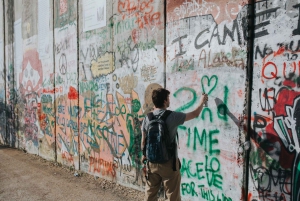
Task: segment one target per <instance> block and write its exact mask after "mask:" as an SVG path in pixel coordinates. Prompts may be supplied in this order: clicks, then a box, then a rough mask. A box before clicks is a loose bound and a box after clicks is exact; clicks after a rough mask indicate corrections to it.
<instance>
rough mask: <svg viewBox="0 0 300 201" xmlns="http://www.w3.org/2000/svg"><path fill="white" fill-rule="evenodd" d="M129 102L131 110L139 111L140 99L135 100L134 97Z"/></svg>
mask: <svg viewBox="0 0 300 201" xmlns="http://www.w3.org/2000/svg"><path fill="white" fill-rule="evenodd" d="M131 103H132V111H133V112H134V113H138V112H139V111H140V109H141V103H140V101H139V100H137V99H134V100H132V102H131Z"/></svg>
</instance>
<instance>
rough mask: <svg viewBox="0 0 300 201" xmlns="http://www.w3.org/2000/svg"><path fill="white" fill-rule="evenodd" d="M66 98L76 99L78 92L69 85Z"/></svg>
mask: <svg viewBox="0 0 300 201" xmlns="http://www.w3.org/2000/svg"><path fill="white" fill-rule="evenodd" d="M68 98H69V99H70V100H76V99H78V92H77V90H76V89H75V88H74V87H70V89H69V93H68Z"/></svg>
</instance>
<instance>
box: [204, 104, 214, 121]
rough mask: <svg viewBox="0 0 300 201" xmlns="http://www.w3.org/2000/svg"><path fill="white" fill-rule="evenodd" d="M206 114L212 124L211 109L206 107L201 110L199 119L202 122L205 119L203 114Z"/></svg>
mask: <svg viewBox="0 0 300 201" xmlns="http://www.w3.org/2000/svg"><path fill="white" fill-rule="evenodd" d="M206 113H208V114H209V121H210V122H212V121H213V115H212V112H211V109H209V108H208V107H205V108H203V109H202V114H201V119H202V120H204V119H205V114H206Z"/></svg>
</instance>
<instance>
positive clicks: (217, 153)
mask: <svg viewBox="0 0 300 201" xmlns="http://www.w3.org/2000/svg"><path fill="white" fill-rule="evenodd" d="M219 133H220V131H219V130H212V131H209V142H210V143H209V154H216V155H219V154H220V149H213V145H214V144H218V143H219V141H218V139H213V135H217V134H219Z"/></svg>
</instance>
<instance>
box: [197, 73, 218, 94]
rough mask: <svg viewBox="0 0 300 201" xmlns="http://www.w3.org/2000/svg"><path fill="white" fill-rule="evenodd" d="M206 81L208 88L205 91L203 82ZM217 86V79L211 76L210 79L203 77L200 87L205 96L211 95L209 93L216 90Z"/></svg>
mask: <svg viewBox="0 0 300 201" xmlns="http://www.w3.org/2000/svg"><path fill="white" fill-rule="evenodd" d="M205 79H206V80H207V86H208V88H206V89H205V87H204V86H205V85H204V80H205ZM213 80H214V84H213V85H212V87H211V82H213ZM217 84H218V77H217V76H216V75H213V76H211V78H209V77H208V76H207V75H205V76H203V77H202V79H201V86H202V91H203V92H204V93H206V94H208V95H209V94H211V92H212V91H213V90H214V89H215V88H216V86H217Z"/></svg>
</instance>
